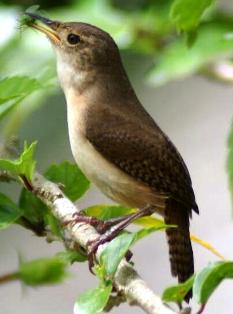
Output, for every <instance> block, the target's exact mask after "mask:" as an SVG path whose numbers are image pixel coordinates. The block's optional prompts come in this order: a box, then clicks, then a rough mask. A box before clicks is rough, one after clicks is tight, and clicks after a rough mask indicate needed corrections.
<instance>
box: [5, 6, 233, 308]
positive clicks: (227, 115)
mask: <svg viewBox="0 0 233 314" xmlns="http://www.w3.org/2000/svg"><path fill="white" fill-rule="evenodd" d="M171 3H172V1H166V0H134V1H133V0H132V1H129V0H124V1H122V0H112V1H110V0H109V1H107V0H99V1H97V0H86V1H78V0H62V1H45V0H41V1H37V2H34V1H32V0H19V1H13V0H12V1H10V0H5V1H0V78H4V77H6V76H10V75H16V74H18V75H31V76H33V77H35V78H38V79H39V80H42V81H46V82H49V85H50V88H46V90H45V89H43V90H41V91H38V92H36V93H34V94H32V95H31V96H30V97H27V98H26V99H25V100H24V101H23V102H21V103H20V104H19V105H17V106H12V108H11V107H9V111H10V114H8V115H7V116H6V117H5V118H4V119H3V120H2V122H1V124H0V127H1V131H0V132H1V135H3V134H4V136H9V135H11V134H15V133H18V134H19V135H20V139H21V140H24V139H26V140H28V141H29V142H31V141H34V140H38V143H39V144H38V148H37V155H36V157H37V167H38V168H39V170H40V171H44V170H45V169H46V168H47V167H48V166H49V165H50V164H51V163H56V162H61V161H63V160H67V159H68V160H71V161H72V160H73V158H72V155H71V151H70V146H69V140H68V132H67V122H66V106H65V99H64V96H63V94H62V92H61V90H60V88H59V86H58V83H57V81H56V75H55V58H54V55H53V51H52V49H51V47H50V44H49V42H48V41H47V40H46V38H44V37H43V36H42V35H41V34H39V33H36V32H35V31H33V30H24V29H23V30H20V29H19V28H18V24H17V19H18V16H19V15H20V14H21V13H22V12H23V10H25V9H26V8H27V7H28V6H30V5H33V4H38V5H40V7H41V9H43V10H44V11H46V13H44V14H45V15H46V16H49V17H51V18H55V19H60V20H64V21H68V20H74V21H83V22H88V23H91V24H94V25H96V26H99V27H101V28H103V29H104V30H106V31H108V32H109V33H110V34H111V35H112V36H113V38H114V39H115V40H116V42H117V43H118V45H119V47H120V50H121V55H122V58H123V63H124V65H125V67H126V69H127V72H128V75H129V77H130V79H131V82H132V84H133V86H134V88H135V90H136V92H137V95H138V97H139V99H140V100H141V102H142V103H143V105H144V106H145V108H146V109H147V110H148V112H149V113H150V114H151V115H152V117H153V118H154V119H155V121H156V122H157V123H158V124H159V125H160V126H161V128H162V129H163V130H164V131H165V132H166V133H167V134H168V135H169V137H170V138H171V140H172V141H173V142H174V143H175V145H176V146H177V148H178V149H179V151H180V153H181V155H182V156H183V158H184V160H185V161H186V164H187V166H188V168H189V170H190V174H191V177H192V180H193V186H194V190H195V194H196V198H197V202H198V205H199V208H200V215H199V216H197V215H196V214H195V215H193V219H192V222H191V231H192V232H193V233H194V234H196V235H197V236H199V237H201V238H202V239H204V240H206V241H208V242H210V243H211V244H212V245H214V246H215V247H216V248H217V249H218V250H219V251H220V252H221V253H222V254H223V255H224V256H225V257H226V258H229V259H233V220H232V202H231V190H230V189H229V186H231V184H230V185H229V181H230V183H231V182H232V168H233V167H232V163H231V150H230V148H229V145H228V144H227V142H228V143H230V141H228V138H229V134H230V132H231V126H232V125H231V121H232V111H233V110H232V108H233V106H232V103H233V62H232V57H233V35H232V34H233V3H232V1H231V0H225V1H224V0H220V1H217V3H216V2H215V4H214V5H213V6H211V7H210V8H209V9H208V10H207V11H206V13H205V15H204V17H203V19H202V22H201V25H200V26H199V28H198V29H197V32H196V33H194V34H191V41H193V43H192V42H191V43H189V46H190V47H188V45H187V40H188V41H189V40H190V38H188V39H187V36H186V35H185V34H178V33H177V32H176V29H175V25H174V23H172V21H171V19H170V17H169V10H170V6H171ZM0 115H1V108H0ZM227 160H228V162H227ZM227 164H228V166H226V165H227ZM10 187H12V188H11V190H10ZM0 191H4V192H7V193H8V194H9V195H11V196H12V197H13V198H14V199H17V198H18V195H19V190H18V187H16V186H12V185H11V186H8V185H6V184H3V183H1V182H0ZM96 203H101V204H103V203H110V201H109V200H108V199H106V198H105V197H104V196H103V195H102V194H101V193H100V192H99V191H97V190H96V189H95V188H94V187H92V188H91V190H90V191H89V192H88V193H87V194H86V195H85V197H84V198H83V199H82V200H81V201H80V202H78V206H80V208H84V207H86V206H88V205H93V204H96ZM193 247H194V254H195V262H196V269H197V270H200V269H201V268H203V267H204V266H205V265H206V264H207V263H208V262H210V261H213V260H216V258H215V256H213V255H212V254H211V253H209V252H207V251H206V250H204V249H203V248H202V247H200V246H198V245H196V244H194V245H193ZM0 249H1V251H0V252H1V258H0V274H5V273H7V272H11V271H14V270H15V269H17V266H18V263H19V261H18V255H19V254H20V255H22V256H23V257H24V258H25V259H28V260H30V259H33V258H38V257H43V256H52V255H54V254H55V253H56V252H58V251H61V250H62V244H59V243H52V244H48V243H46V242H45V240H44V239H43V238H38V237H36V236H35V235H33V234H32V233H31V232H30V231H28V230H25V229H23V228H22V227H20V226H13V227H11V228H9V229H7V230H4V231H1V233H0ZM167 251H168V250H167V244H166V241H165V235H164V233H163V232H159V233H154V234H153V235H151V236H150V237H148V238H145V239H144V240H143V241H141V242H140V243H139V244H137V245H136V246H135V247H134V249H133V253H134V257H133V260H134V261H135V264H136V268H137V270H138V271H139V273H140V274H141V275H142V277H143V278H144V279H145V280H146V281H147V282H148V284H149V285H150V286H151V288H152V289H153V290H154V291H155V292H156V293H159V294H160V293H161V292H162V291H163V289H164V288H165V287H166V286H168V285H169V284H172V283H175V282H176V281H175V279H173V278H171V275H170V270H169V262H168V252H167ZM96 282H97V281H96V279H95V277H94V276H92V275H91V274H90V273H89V271H88V267H87V265H86V264H78V265H73V266H72V267H71V274H70V277H69V278H68V279H67V280H66V281H65V283H63V284H61V285H57V286H54V287H41V288H37V289H33V288H28V287H26V288H25V287H22V286H21V284H20V283H17V282H16V283H9V284H6V285H2V286H1V287H0V314H15V313H16V311H17V314H23V313H24V314H25V313H32V311H33V313H34V314H41V313H43V314H49V313H52V312H56V313H57V314H64V313H72V309H73V304H74V301H75V299H76V298H77V296H78V295H79V294H80V292H83V291H85V290H86V289H88V288H90V287H94V286H95V285H96ZM232 289H233V284H232V281H225V282H224V283H223V284H222V285H221V286H220V287H219V288H218V289H217V291H216V292H215V293H214V295H213V296H212V297H211V299H210V301H209V303H208V305H207V307H206V310H205V313H207V314H220V313H229V308H232V307H233V303H232V302H233V301H232ZM112 313H115V314H117V313H126V314H127V313H141V311H140V310H139V309H138V308H135V307H132V308H130V307H128V305H121V306H120V307H119V308H115V309H114V310H113V311H112Z"/></svg>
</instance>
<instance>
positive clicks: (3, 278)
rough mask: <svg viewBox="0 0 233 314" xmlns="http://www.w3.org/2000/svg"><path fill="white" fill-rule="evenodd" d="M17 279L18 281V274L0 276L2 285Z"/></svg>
mask: <svg viewBox="0 0 233 314" xmlns="http://www.w3.org/2000/svg"><path fill="white" fill-rule="evenodd" d="M17 279H18V273H17V272H14V273H9V274H5V275H3V276H0V285H2V284H5V283H8V282H11V281H14V280H17Z"/></svg>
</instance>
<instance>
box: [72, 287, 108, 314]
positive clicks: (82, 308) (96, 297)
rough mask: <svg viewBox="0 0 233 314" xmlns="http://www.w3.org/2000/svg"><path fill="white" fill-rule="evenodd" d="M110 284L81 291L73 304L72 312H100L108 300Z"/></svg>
mask: <svg viewBox="0 0 233 314" xmlns="http://www.w3.org/2000/svg"><path fill="white" fill-rule="evenodd" d="M111 291H112V285H111V284H110V283H109V284H108V285H100V286H99V287H97V288H95V289H91V290H88V291H86V292H84V293H82V294H81V295H80V296H79V298H78V299H77V301H76V302H75V305H74V314H96V313H100V312H102V310H103V309H104V307H105V305H106V304H107V302H108V299H109V296H110V294H111Z"/></svg>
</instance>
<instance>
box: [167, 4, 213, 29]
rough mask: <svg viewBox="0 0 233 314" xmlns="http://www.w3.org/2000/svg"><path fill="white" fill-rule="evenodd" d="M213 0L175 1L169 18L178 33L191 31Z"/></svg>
mask: <svg viewBox="0 0 233 314" xmlns="http://www.w3.org/2000/svg"><path fill="white" fill-rule="evenodd" d="M212 3H213V0H195V1H193V0H175V1H174V2H173V4H172V7H171V11H170V17H171V19H172V21H173V22H174V23H175V25H176V27H177V29H178V30H179V31H185V32H190V31H193V30H194V29H195V28H196V27H197V26H198V24H199V23H200V19H201V17H202V15H203V13H204V12H205V10H206V9H207V8H208V7H210V5H211V4H212Z"/></svg>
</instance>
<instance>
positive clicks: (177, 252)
mask: <svg viewBox="0 0 233 314" xmlns="http://www.w3.org/2000/svg"><path fill="white" fill-rule="evenodd" d="M189 215H190V209H188V210H187V209H186V208H185V206H184V205H183V204H181V203H179V202H177V201H175V200H173V199H169V201H168V203H167V206H166V210H165V215H164V220H165V223H166V224H171V225H176V226H177V227H176V228H168V229H167V230H166V234H167V240H168V246H169V256H170V265H171V273H172V275H173V276H177V277H178V281H179V282H184V281H185V280H187V279H188V278H189V277H190V276H191V275H192V274H193V273H194V261H193V250H192V245H191V240H190V234H189ZM191 297H192V291H190V292H189V293H188V294H187V295H186V297H185V300H186V301H187V302H189V299H190V298H191Z"/></svg>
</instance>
